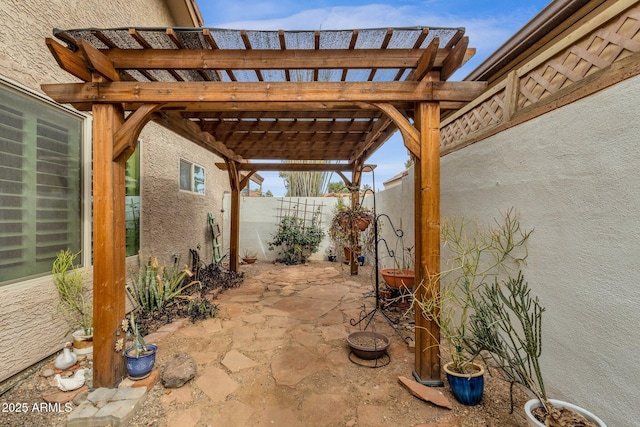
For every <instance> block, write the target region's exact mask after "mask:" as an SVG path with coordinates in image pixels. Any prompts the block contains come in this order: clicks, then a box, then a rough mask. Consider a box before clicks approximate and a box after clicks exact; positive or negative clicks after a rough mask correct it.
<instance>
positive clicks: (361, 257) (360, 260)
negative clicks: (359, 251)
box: [358, 255, 364, 265]
mask: <svg viewBox="0 0 640 427" xmlns="http://www.w3.org/2000/svg"><path fill="white" fill-rule="evenodd" d="M358 264H360V265H364V255H360V256H358Z"/></svg>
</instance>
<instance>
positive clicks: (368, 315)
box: [349, 170, 413, 345]
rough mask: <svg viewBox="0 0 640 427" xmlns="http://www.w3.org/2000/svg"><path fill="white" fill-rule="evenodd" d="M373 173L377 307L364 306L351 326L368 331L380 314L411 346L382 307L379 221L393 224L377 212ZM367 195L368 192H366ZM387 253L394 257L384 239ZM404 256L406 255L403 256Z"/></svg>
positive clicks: (398, 232)
mask: <svg viewBox="0 0 640 427" xmlns="http://www.w3.org/2000/svg"><path fill="white" fill-rule="evenodd" d="M371 173H372V175H373V218H374V221H373V238H374V242H375V257H374V258H375V273H376V274H375V277H376V279H375V283H376V286H375V298H376V301H375V307H374V308H373V309H372V310H371V311H369V312H367V311H366V307H365V305H364V304H363V305H362V311H361V315H360V318H359V319H358V320H356V319H351V320H350V321H349V323H351V326H358V325H360V324H361V323H362V322H365V323H364V328H363V330H366V329H367V328H368V327H369V325H370V324H371V321H372V320H373V318H374V316H375V315H376V313H380V314H381V315H382V317H384V319H385V320H386V321H387V323H388V324H389V325H390V326H391V327H392V328H393V330H394V332H395V333H396V334H397V335H398V336H399V337H400V338H401V339H402V341H404V342H405V344H407V345H410V342H411V341H413V338H411V337H410V336H406V337H403V336H402V334H401V333H400V331H399V330H398V328H397V323H396V322H394V321H393V319H391V318H390V317H389V316H388V315H387V314H386V313H385V312H384V311H383V309H382V307H381V303H380V273H379V271H378V269H379V261H380V260H379V255H378V244H379V241H380V240H381V239H379V237H378V221H379V220H380V218H381V217H383V216H384V217H386V218H387V219H388V221H389V223H390V224H391V226H392V227H393V223H392V222H391V218H389V216H388V215H386V214H381V215H378V214H377V211H376V193H375V189H376V179H375V174H374V173H373V170H371ZM365 194H366V192H365ZM362 201H364V194H363V195H362ZM393 230H394V233H395V234H396V236H398V237H402V235H403V234H402V230H396V229H395V228H393ZM382 240H383V242H384V244H385V246H386V248H387V251H388V252H389V255H390V256H393V251H390V250H389V246H388V245H387V242H386V241H384V239H382ZM403 255H404V254H403Z"/></svg>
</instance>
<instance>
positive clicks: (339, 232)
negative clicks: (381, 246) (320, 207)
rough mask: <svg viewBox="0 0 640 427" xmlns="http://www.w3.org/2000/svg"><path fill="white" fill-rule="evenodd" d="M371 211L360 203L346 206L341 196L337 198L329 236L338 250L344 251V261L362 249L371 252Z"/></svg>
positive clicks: (372, 218) (359, 252)
mask: <svg viewBox="0 0 640 427" xmlns="http://www.w3.org/2000/svg"><path fill="white" fill-rule="evenodd" d="M374 219H375V218H374V217H373V211H372V210H371V209H369V208H367V207H364V206H362V205H361V204H359V203H358V204H356V205H355V206H353V207H351V206H347V205H346V204H345V203H344V201H343V200H342V198H340V199H338V202H337V204H336V207H335V214H334V216H333V218H332V219H331V225H330V227H329V238H330V239H331V241H332V242H333V244H334V245H335V246H336V248H337V250H338V251H339V252H342V251H344V254H345V263H350V262H351V259H352V258H353V260H354V261H357V260H358V257H359V256H361V255H362V253H363V251H367V252H373V247H374V243H375V242H374V233H372V232H371V231H370V230H371V227H370V225H371V223H372V222H373V221H374Z"/></svg>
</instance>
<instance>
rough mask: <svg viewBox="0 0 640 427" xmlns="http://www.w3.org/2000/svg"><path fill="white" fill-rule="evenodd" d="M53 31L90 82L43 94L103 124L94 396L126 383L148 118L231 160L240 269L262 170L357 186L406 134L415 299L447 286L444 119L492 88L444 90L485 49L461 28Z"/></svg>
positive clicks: (420, 336)
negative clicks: (247, 196) (134, 214)
mask: <svg viewBox="0 0 640 427" xmlns="http://www.w3.org/2000/svg"><path fill="white" fill-rule="evenodd" d="M54 35H55V37H56V38H57V39H59V40H61V41H62V42H63V43H59V42H58V41H57V40H55V39H53V38H50V39H47V40H46V43H47V45H48V47H49V50H50V51H51V53H52V54H53V56H54V57H55V59H56V61H57V62H58V64H59V65H60V67H61V68H62V69H63V70H65V71H67V72H69V73H71V74H72V75H74V76H75V77H77V78H79V79H80V80H81V81H82V82H80V83H62V84H46V85H43V86H42V88H43V90H44V91H45V92H46V93H47V94H48V95H49V96H51V98H53V99H54V100H56V101H57V102H60V103H67V104H72V105H73V106H74V107H75V108H77V109H79V110H82V111H90V112H92V114H93V211H94V221H93V224H94V232H93V242H94V247H93V251H94V256H93V259H94V276H93V277H94V279H93V280H94V282H93V298H94V307H95V308H94V384H95V386H96V387H112V386H114V385H115V384H116V383H117V382H118V381H119V380H120V379H121V378H122V377H123V376H124V367H123V361H122V357H121V356H120V354H118V353H115V352H114V350H113V348H114V342H115V337H116V335H115V332H116V330H117V328H118V325H119V323H120V320H121V319H122V318H123V317H124V316H125V291H124V285H125V202H124V200H125V169H124V166H125V161H126V160H127V158H128V157H129V156H130V155H131V153H132V152H133V151H134V149H135V145H136V141H137V138H138V135H139V134H140V131H141V130H142V128H143V127H144V126H145V125H146V124H147V123H148V122H149V121H154V122H156V123H159V124H160V125H162V126H164V127H166V128H167V129H170V130H171V131H173V132H175V133H177V134H179V135H181V136H183V137H184V138H187V139H189V140H191V141H193V142H194V143H196V144H198V145H200V146H202V147H205V148H207V149H208V150H210V151H211V152H212V153H215V154H216V155H217V156H220V157H221V158H222V159H223V160H224V163H223V167H224V168H225V169H226V170H227V171H228V175H229V181H230V186H231V194H232V198H231V236H230V257H229V260H230V268H231V269H232V270H237V268H238V246H239V226H240V221H239V218H240V215H239V207H240V206H239V200H240V198H239V197H240V190H241V189H242V188H243V187H244V186H245V185H246V181H247V180H248V179H249V177H250V176H251V175H252V174H253V173H255V172H257V171H276V170H277V171H284V170H289V171H291V170H301V171H335V172H338V173H339V174H340V175H341V176H342V177H343V179H344V180H345V181H346V182H347V184H348V186H349V187H350V188H352V189H357V188H359V186H360V179H361V174H362V169H363V166H364V165H365V161H366V159H367V158H368V157H369V156H370V155H371V154H372V153H373V152H374V151H376V149H378V148H379V147H380V146H381V145H382V144H383V143H384V142H385V141H386V140H387V139H389V138H390V137H391V135H392V134H393V133H394V132H396V131H397V130H399V131H400V133H401V134H402V137H403V140H404V145H405V146H406V147H407V149H408V150H409V151H410V153H411V155H412V156H413V157H414V159H415V188H416V191H415V211H416V212H415V218H416V220H415V233H416V238H415V242H416V245H415V246H416V279H417V280H416V283H421V282H422V284H421V285H420V286H419V287H418V290H417V292H418V297H419V298H422V297H425V296H426V297H431V296H433V295H436V294H437V293H438V292H439V283H438V282H437V281H429V280H425V281H423V280H422V279H424V278H426V277H434V276H437V274H438V273H439V271H440V118H441V115H442V114H444V113H447V112H451V111H453V110H457V109H460V108H462V107H463V106H464V105H465V104H466V103H467V102H469V101H471V100H473V99H474V98H476V97H477V96H478V95H480V94H481V93H482V91H483V90H484V89H485V84H484V83H481V82H447V81H446V80H447V79H448V78H449V77H450V76H451V75H452V74H453V73H454V72H455V71H456V70H457V69H458V68H459V67H461V66H462V64H464V63H465V62H466V61H467V60H468V59H469V58H471V56H473V54H474V52H475V50H474V49H470V48H468V42H469V41H468V37H465V36H464V30H463V29H459V28H431V29H429V28H423V27H413V28H395V29H363V30H336V31H282V30H280V31H240V30H222V29H206V28H188V29H186V28H117V29H80V30H66V31H58V30H56V31H55V32H54ZM282 160H290V161H307V163H294V162H290V163H283V162H282ZM151 161H153V159H151ZM258 161H259V162H258ZM328 161H331V162H328ZM348 172H350V173H351V176H350V177H347V175H345V173H348ZM352 194H353V196H352V202H353V203H355V202H356V201H357V192H356V191H355V190H354V192H353V193H352ZM429 282H431V283H429ZM416 311H417V312H416V337H415V338H416V339H415V344H416V350H415V355H416V361H415V372H414V376H415V377H416V379H417V380H419V381H421V382H423V383H426V384H430V385H437V384H441V382H440V359H439V347H438V345H437V344H438V341H439V330H438V328H437V327H436V326H435V325H434V324H431V323H430V322H427V321H426V320H425V319H424V318H423V316H422V315H421V313H420V312H419V310H416Z"/></svg>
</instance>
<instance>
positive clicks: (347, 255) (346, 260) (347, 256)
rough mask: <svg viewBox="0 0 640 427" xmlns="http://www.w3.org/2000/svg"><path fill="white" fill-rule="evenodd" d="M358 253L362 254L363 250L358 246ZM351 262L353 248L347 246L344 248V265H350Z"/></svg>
mask: <svg viewBox="0 0 640 427" xmlns="http://www.w3.org/2000/svg"><path fill="white" fill-rule="evenodd" d="M357 249H358V250H357V252H358V253H360V252H361V251H362V248H361V247H360V246H358V248H357ZM356 261H358V259H357V258H356ZM350 262H351V247H350V246H345V247H344V263H345V264H349V263H350Z"/></svg>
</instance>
